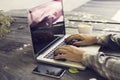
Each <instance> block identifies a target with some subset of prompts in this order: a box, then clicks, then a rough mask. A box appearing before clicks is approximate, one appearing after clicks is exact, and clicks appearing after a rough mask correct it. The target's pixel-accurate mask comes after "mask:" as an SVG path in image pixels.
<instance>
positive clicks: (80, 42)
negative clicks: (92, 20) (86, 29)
mask: <svg viewBox="0 0 120 80" xmlns="http://www.w3.org/2000/svg"><path fill="white" fill-rule="evenodd" d="M73 45H74V46H84V45H86V42H85V41H78V42H75V43H73Z"/></svg>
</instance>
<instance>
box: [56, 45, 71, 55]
mask: <svg viewBox="0 0 120 80" xmlns="http://www.w3.org/2000/svg"><path fill="white" fill-rule="evenodd" d="M68 52H69V51H68V49H67V47H65V46H63V47H60V48H58V49H56V50H55V51H54V54H55V55H58V54H66V53H68Z"/></svg>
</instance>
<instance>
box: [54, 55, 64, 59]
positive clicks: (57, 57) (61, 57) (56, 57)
mask: <svg viewBox="0 0 120 80" xmlns="http://www.w3.org/2000/svg"><path fill="white" fill-rule="evenodd" d="M54 59H66V57H65V55H64V54H61V55H57V56H55V57H54Z"/></svg>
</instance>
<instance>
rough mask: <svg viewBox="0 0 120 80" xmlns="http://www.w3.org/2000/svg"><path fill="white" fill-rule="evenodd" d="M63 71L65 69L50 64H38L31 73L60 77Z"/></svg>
mask: <svg viewBox="0 0 120 80" xmlns="http://www.w3.org/2000/svg"><path fill="white" fill-rule="evenodd" d="M64 72H65V69H64V68H62V67H57V66H51V65H44V64H40V65H38V66H37V67H36V68H35V69H34V70H33V73H37V74H41V75H46V76H50V77H54V78H61V77H62V76H63V74H64Z"/></svg>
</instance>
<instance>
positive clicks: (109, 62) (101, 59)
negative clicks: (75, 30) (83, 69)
mask: <svg viewBox="0 0 120 80" xmlns="http://www.w3.org/2000/svg"><path fill="white" fill-rule="evenodd" d="M82 63H83V64H85V65H86V66H88V67H89V68H92V69H94V70H95V71H97V72H98V73H99V74H100V75H101V76H103V77H105V78H107V79H109V80H120V69H119V66H120V58H117V57H110V56H105V55H104V54H103V53H101V52H100V53H98V54H97V55H89V54H84V55H83V61H82Z"/></svg>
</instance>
